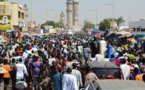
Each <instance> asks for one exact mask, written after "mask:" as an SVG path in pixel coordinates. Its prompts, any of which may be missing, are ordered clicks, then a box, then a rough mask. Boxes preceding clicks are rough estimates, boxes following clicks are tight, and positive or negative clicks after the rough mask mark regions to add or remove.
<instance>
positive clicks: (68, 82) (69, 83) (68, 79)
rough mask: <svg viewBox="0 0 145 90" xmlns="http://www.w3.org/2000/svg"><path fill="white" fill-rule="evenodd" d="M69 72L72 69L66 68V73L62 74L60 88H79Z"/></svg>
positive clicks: (64, 89)
mask: <svg viewBox="0 0 145 90" xmlns="http://www.w3.org/2000/svg"><path fill="white" fill-rule="evenodd" d="M71 73H72V69H71V68H68V69H67V73H65V74H64V75H63V79H62V90H79V89H78V86H77V78H76V77H75V76H74V75H72V74H71Z"/></svg>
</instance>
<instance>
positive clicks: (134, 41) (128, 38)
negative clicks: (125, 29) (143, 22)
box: [127, 38, 136, 43]
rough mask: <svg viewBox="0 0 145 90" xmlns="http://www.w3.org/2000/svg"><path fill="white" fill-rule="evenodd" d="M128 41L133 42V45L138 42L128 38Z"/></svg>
mask: <svg viewBox="0 0 145 90" xmlns="http://www.w3.org/2000/svg"><path fill="white" fill-rule="evenodd" d="M127 40H128V41H130V42H132V43H135V42H136V40H135V39H134V38H128V39H127Z"/></svg>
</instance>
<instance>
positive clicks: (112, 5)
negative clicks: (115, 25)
mask: <svg viewBox="0 0 145 90" xmlns="http://www.w3.org/2000/svg"><path fill="white" fill-rule="evenodd" d="M107 5H108V6H111V7H112V16H113V22H114V21H115V20H114V19H115V18H114V1H113V3H112V4H107Z"/></svg>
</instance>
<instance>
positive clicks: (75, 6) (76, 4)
mask: <svg viewBox="0 0 145 90" xmlns="http://www.w3.org/2000/svg"><path fill="white" fill-rule="evenodd" d="M78 7H79V1H78V0H73V25H74V26H78V24H79V20H78V17H79V16H78Z"/></svg>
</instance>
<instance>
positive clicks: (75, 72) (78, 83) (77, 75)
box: [72, 63, 83, 87]
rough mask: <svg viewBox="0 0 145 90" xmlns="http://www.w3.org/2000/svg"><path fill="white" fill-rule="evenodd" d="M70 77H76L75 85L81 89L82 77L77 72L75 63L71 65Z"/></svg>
mask: <svg viewBox="0 0 145 90" xmlns="http://www.w3.org/2000/svg"><path fill="white" fill-rule="evenodd" d="M72 66H73V69H72V75H74V76H76V78H77V85H78V87H82V86H83V84H82V76H81V73H80V71H79V70H77V63H73V65H72Z"/></svg>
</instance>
